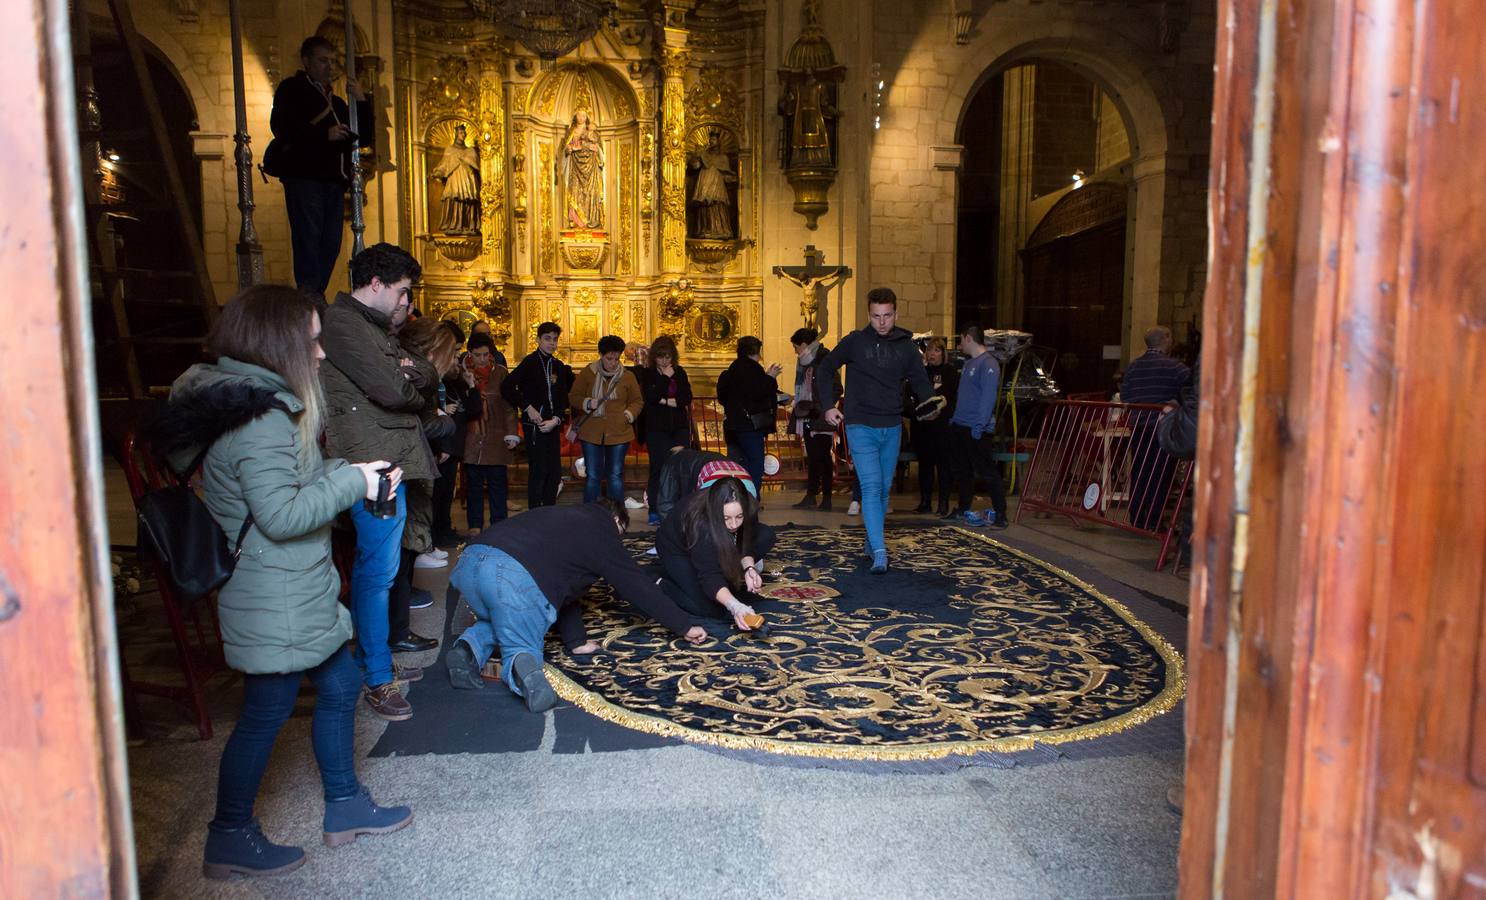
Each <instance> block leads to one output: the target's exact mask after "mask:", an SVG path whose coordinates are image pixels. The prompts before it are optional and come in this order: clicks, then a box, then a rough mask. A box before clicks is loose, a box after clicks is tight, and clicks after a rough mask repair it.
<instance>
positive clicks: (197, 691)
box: [119, 432, 226, 741]
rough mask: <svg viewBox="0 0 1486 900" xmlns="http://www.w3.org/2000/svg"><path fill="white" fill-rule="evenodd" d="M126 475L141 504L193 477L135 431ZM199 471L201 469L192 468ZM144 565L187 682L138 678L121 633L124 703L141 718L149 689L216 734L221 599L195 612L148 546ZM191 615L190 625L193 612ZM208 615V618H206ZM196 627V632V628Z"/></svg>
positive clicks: (208, 600) (128, 442)
mask: <svg viewBox="0 0 1486 900" xmlns="http://www.w3.org/2000/svg"><path fill="white" fill-rule="evenodd" d="M122 461H123V464H124V475H125V477H126V478H127V479H128V481H129V496H130V497H131V498H132V499H133V500H134V502H135V504H136V505H137V504H138V503H139V499H140V498H141V497H143V496H144V495H145V493H147V492H148V491H151V490H154V489H156V488H162V487H167V486H169V485H171V484H180V483H186V482H189V479H184V480H183V479H179V478H177V477H176V476H175V475H174V473H172V472H170V471H169V469H168V468H165V467H161V466H160V465H159V464H158V463H157V462H156V460H155V458H154V455H153V454H151V453H149V452H148V450H147V449H146V448H145V447H144V446H143V445H141V444H139V443H137V442H136V440H135V436H134V434H133V432H130V433H129V434H127V435H126V436H125V438H124V447H123V459H122ZM192 474H195V473H192ZM139 551H140V564H141V567H142V568H145V569H146V570H147V571H149V572H150V573H151V574H152V575H153V576H154V579H155V585H156V589H157V591H158V592H159V594H160V605H161V606H162V607H163V608H164V610H165V621H166V623H167V624H168V625H169V626H170V636H171V639H172V640H173V641H174V642H175V650H176V659H177V661H178V664H179V666H180V670H181V676H182V678H183V679H184V681H185V684H184V685H178V684H161V683H159V682H150V681H136V680H135V679H133V678H131V677H130V675H129V665H128V662H127V661H126V658H127V654H126V653H125V652H124V649H125V648H124V636H123V635H120V636H119V675H120V679H121V680H122V682H123V690H124V703H125V705H126V707H127V708H128V711H129V713H130V714H131V715H132V716H134V717H135V718H136V720H137V718H138V713H139V701H138V695H140V694H146V695H149V696H154V697H164V698H166V699H168V700H173V701H175V702H176V703H179V704H181V705H182V706H184V707H185V708H186V711H187V713H188V714H189V715H190V716H191V717H192V718H194V719H195V722H196V731H197V733H198V734H199V735H200V736H201V739H202V740H204V741H205V740H209V739H210V738H211V736H212V720H211V715H210V714H209V712H208V710H207V706H206V692H205V689H204V684H205V682H206V679H208V678H210V677H211V676H212V675H214V674H216V673H217V672H219V671H221V670H223V669H225V668H226V661H225V659H224V658H223V655H222V637H221V633H220V630H219V628H218V622H217V598H216V596H215V595H211V596H207V597H202V598H201V599H200V600H197V601H196V603H195V604H194V605H193V606H192V607H191V608H190V612H189V614H188V613H187V612H186V611H185V609H184V608H183V605H182V604H181V602H180V600H179V598H178V597H177V595H176V592H175V587H174V585H172V584H171V583H170V579H169V578H168V577H167V576H166V574H165V570H164V568H163V567H162V566H161V565H160V562H159V560H156V559H154V558H152V556H151V554H149V553H148V552H147V551H146V550H145V549H144V548H142V547H141V548H139ZM188 615H189V618H190V620H191V622H190V626H188V625H187V621H186V620H187V617H188ZM203 615H204V617H205V618H206V619H207V621H206V622H203V621H202V620H203ZM193 631H194V636H193V635H192V632H193Z"/></svg>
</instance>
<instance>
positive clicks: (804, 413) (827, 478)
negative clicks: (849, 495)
mask: <svg viewBox="0 0 1486 900" xmlns="http://www.w3.org/2000/svg"><path fill="white" fill-rule="evenodd" d="M789 342H790V344H792V345H793V346H794V348H795V357H796V359H797V360H798V361H799V362H798V364H797V365H796V366H795V403H794V408H793V409H791V410H790V419H789V430H790V433H791V434H797V435H799V436H800V440H801V441H803V442H804V444H805V459H806V463H807V465H808V470H807V474H806V478H805V497H804V499H802V500H800V501H799V502H798V503H796V504H795V509H809V508H810V507H812V506H814V505H815V494H816V491H817V490H818V491H819V492H820V509H821V510H822V511H825V512H829V511H830V509H831V481H832V476H833V475H834V474H835V472H834V467H833V466H832V463H831V446H832V444H833V443H834V442H835V440H836V429H835V428H832V427H831V426H830V424H828V423H827V422H826V420H825V416H824V412H825V408H824V407H822V406H821V405H820V396H821V389H820V365H821V363H823V362H825V359H826V356H827V355H828V354H829V353H830V352H831V348H829V347H827V346H825V345H824V344H822V343H821V342H820V332H818V331H816V330H815V329H814V328H801V329H799V330H798V331H796V332H795V333H794V334H793V335H792V336H791V337H790V339H789ZM833 377H834V378H835V384H834V393H835V395H836V396H840V394H841V379H840V377H839V376H833Z"/></svg>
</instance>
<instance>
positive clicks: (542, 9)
mask: <svg viewBox="0 0 1486 900" xmlns="http://www.w3.org/2000/svg"><path fill="white" fill-rule="evenodd" d="M470 6H472V7H473V8H474V10H475V14H476V15H478V16H483V17H485V18H487V19H489V20H490V21H491V23H492V24H494V25H495V27H496V28H497V29H499V30H500V31H501V33H502V34H505V35H506V36H507V37H510V38H512V39H513V40H517V41H520V42H521V43H522V44H523V45H524V46H525V47H526V48H527V49H528V50H530V51H531V52H533V53H535V54H536V55H537V56H538V57H540V58H541V59H543V60H544V61H547V62H551V61H552V60H554V59H557V58H558V57H559V56H562V55H563V54H564V53H567V52H568V51H570V50H572V49H573V48H574V47H576V46H578V45H579V44H581V43H583V42H584V41H586V40H588V39H589V38H591V37H593V35H594V33H595V32H597V31H598V30H599V24H600V23H601V22H602V20H603V19H604V18H605V17H606V16H609V17H612V16H613V14H614V4H613V3H612V2H610V0H470Z"/></svg>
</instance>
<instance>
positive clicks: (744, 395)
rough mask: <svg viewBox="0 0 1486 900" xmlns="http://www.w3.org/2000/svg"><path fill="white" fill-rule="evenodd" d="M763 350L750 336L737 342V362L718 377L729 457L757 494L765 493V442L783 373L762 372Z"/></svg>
mask: <svg viewBox="0 0 1486 900" xmlns="http://www.w3.org/2000/svg"><path fill="white" fill-rule="evenodd" d="M763 349H764V344H763V342H762V341H760V340H759V339H758V338H756V337H753V336H752V335H746V336H744V337H740V338H738V358H737V359H735V360H733V364H732V365H730V366H728V367H727V369H725V370H724V371H723V373H722V374H721V375H719V376H718V377H717V402H718V403H721V404H722V413H723V421H722V427H723V432H724V433H725V434H726V435H727V443H728V455H729V456H731V457H732V458H733V459H735V460H737V461H738V462H740V463H742V465H743V468H744V469H746V470H748V477H749V478H751V479H753V484H754V486H755V487H757V488H758V489H759V491H762V490H763V489H764V441H765V440H766V439H767V438H768V436H769V435H771V434H773V433H774V429H775V412H774V411H775V410H776V409H777V408H778V406H779V399H780V396H781V395H780V393H779V382H778V381H777V380H776V379H778V378H779V373H780V372H781V371H783V368H782V367H781V366H780V365H779V364H778V363H774V364H772V365H770V366H769V367H768V368H767V369H765V368H764V365H763V363H761V362H759V356H760V355H761V354H762V352H763Z"/></svg>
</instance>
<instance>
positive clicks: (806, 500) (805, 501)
mask: <svg viewBox="0 0 1486 900" xmlns="http://www.w3.org/2000/svg"><path fill="white" fill-rule="evenodd" d="M814 505H815V495H814V494H806V495H805V496H804V497H802V498H800V501H799V502H798V503H796V504H794V505H793V506H792V507H790V508H791V509H809V508H810V507H812V506H814Z"/></svg>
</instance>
